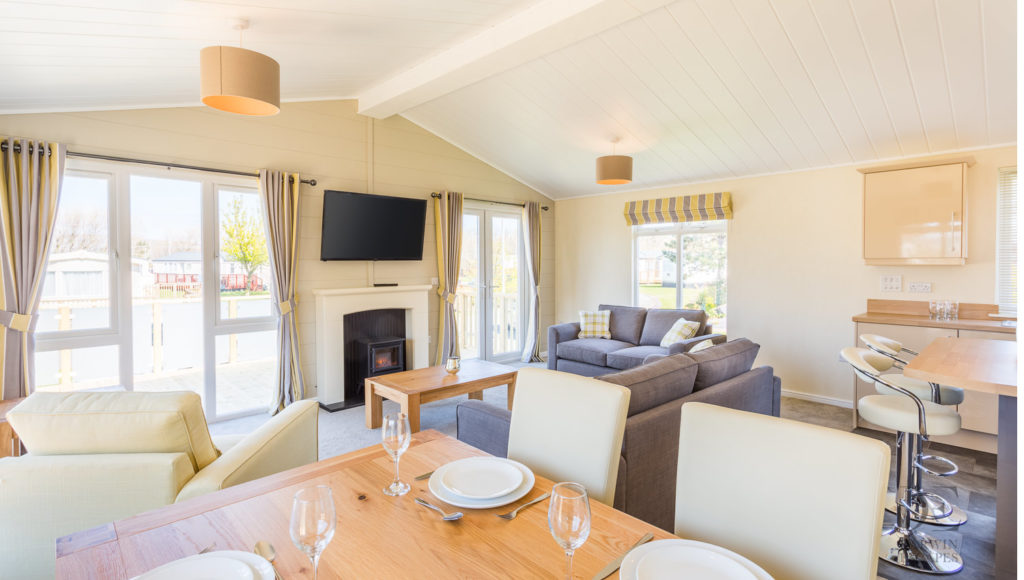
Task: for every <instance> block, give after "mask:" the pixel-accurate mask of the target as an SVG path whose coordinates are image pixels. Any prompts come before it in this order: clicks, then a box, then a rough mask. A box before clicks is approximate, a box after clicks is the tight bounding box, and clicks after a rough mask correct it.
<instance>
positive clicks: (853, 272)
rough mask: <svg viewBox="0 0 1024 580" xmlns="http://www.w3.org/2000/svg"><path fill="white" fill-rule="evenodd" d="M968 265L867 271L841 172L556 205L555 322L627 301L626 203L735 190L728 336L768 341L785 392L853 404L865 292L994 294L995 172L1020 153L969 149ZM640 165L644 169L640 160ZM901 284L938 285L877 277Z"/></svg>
mask: <svg viewBox="0 0 1024 580" xmlns="http://www.w3.org/2000/svg"><path fill="white" fill-rule="evenodd" d="M969 154H970V155H973V156H974V157H975V159H976V160H977V164H976V165H974V166H973V167H971V168H970V169H968V178H967V180H968V195H969V199H968V228H969V229H968V236H969V238H968V244H969V245H968V252H969V259H968V261H967V264H966V265H965V266H906V267H877V266H866V265H864V262H863V260H862V258H861V244H862V231H861V223H862V207H861V204H862V200H861V197H862V192H861V187H862V175H861V174H860V173H858V172H857V171H856V168H855V167H840V168H830V169H821V170H816V171H804V172H799V173H789V174H780V175H773V176H766V177H757V178H747V179H736V180H730V181H720V182H714V183H701V184H694V185H682V186H678V187H667V188H661V189H653V190H646V191H639V192H630V193H621V194H610V195H605V196H599V197H586V198H577V199H570V200H565V201H559V202H558V203H557V205H556V208H557V212H556V216H557V217H556V219H555V231H556V234H555V236H556V238H555V246H556V256H555V259H556V262H557V264H558V272H557V275H556V280H555V286H556V292H555V302H556V304H557V311H556V318H557V320H558V321H561V322H564V321H569V320H575V319H576V317H577V311H578V310H580V309H582V308H594V307H596V306H597V305H598V304H599V303H602V302H603V303H612V304H630V303H631V300H632V291H631V287H630V284H631V276H632V264H631V251H632V250H631V244H632V235H631V231H630V228H629V227H628V226H627V225H626V223H625V220H624V218H623V215H622V212H623V206H624V205H625V203H626V202H627V201H632V200H638V199H655V198H659V197H669V196H676V195H687V194H696V193H706V192H714V191H730V192H732V199H733V211H734V219H733V220H732V221H731V222H730V223H729V238H728V240H729V242H728V243H729V271H728V276H729V289H728V292H729V297H728V302H727V304H728V310H729V335H730V337H732V338H739V337H748V338H750V339H751V340H753V341H755V342H758V343H760V344H761V351H760V355H759V356H758V364H766V365H771V366H773V367H775V373H776V374H777V375H779V376H780V377H781V378H782V387H783V389H786V390H790V391H796V392H800V393H807V394H811V395H815V396H819V397H827V398H832V399H837V400H839V401H843V402H851V401H852V392H851V390H852V389H851V385H852V384H853V383H852V381H851V380H850V371H849V369H847V368H845V367H844V366H843V365H841V364H840V363H839V362H838V353H839V349H840V348H842V347H844V346H850V345H852V344H853V341H854V336H853V335H854V328H853V322H851V320H850V318H851V316H853V315H855V314H858V313H860V312H863V311H864V310H865V306H866V300H867V299H868V298H887V299H901V300H927V299H928V298H929V297H933V298H950V299H957V300H960V301H962V302H981V303H988V304H991V303H993V302H994V301H995V220H996V203H995V200H996V173H997V169H998V168H999V167H1005V166H1012V165H1016V163H1017V148H1016V147H1002V148H995V149H986V150H979V151H971V152H969ZM636 170H637V171H643V168H642V167H637V168H636ZM885 274H900V275H902V276H903V287H904V289H906V288H907V287H908V284H909V283H910V282H931V283H932V290H933V291H932V294H930V295H929V294H910V293H908V292H903V293H898V294H897V293H884V294H883V293H881V292H880V291H879V276H881V275H885Z"/></svg>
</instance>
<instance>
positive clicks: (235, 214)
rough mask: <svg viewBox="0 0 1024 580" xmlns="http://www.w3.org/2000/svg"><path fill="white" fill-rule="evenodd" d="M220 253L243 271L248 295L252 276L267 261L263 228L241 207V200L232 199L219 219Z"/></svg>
mask: <svg viewBox="0 0 1024 580" xmlns="http://www.w3.org/2000/svg"><path fill="white" fill-rule="evenodd" d="M221 252H222V253H223V254H224V255H225V256H226V257H228V258H229V259H231V260H232V261H235V262H238V263H239V264H240V265H241V266H242V269H243V270H245V274H246V285H245V293H246V294H248V293H249V288H250V284H251V280H252V277H253V274H255V273H256V270H258V269H259V268H260V266H262V265H264V264H266V263H267V262H268V261H269V260H268V257H267V238H266V237H265V236H264V234H263V226H262V225H261V224H258V223H257V222H256V219H255V218H254V217H252V216H250V215H249V212H247V211H246V210H245V208H244V207H242V200H241V199H238V198H235V199H233V200H232V201H231V207H230V210H229V211H228V213H227V214H226V215H225V216H224V217H223V218H222V219H221Z"/></svg>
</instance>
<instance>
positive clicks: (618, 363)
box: [606, 346, 668, 372]
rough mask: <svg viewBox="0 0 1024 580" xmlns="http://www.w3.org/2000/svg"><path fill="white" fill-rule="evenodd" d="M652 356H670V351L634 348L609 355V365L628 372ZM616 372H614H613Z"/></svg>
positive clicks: (650, 347)
mask: <svg viewBox="0 0 1024 580" xmlns="http://www.w3.org/2000/svg"><path fill="white" fill-rule="evenodd" d="M652 354H668V349H667V348H663V347H660V346H633V347H630V348H624V349H622V350H617V351H615V352H610V353H608V357H607V359H608V363H607V365H606V366H610V367H612V368H613V369H619V370H623V371H624V370H626V369H631V368H633V367H638V366H640V365H642V364H644V360H645V359H646V358H647V357H649V356H651V355H652ZM612 372H614V371H612Z"/></svg>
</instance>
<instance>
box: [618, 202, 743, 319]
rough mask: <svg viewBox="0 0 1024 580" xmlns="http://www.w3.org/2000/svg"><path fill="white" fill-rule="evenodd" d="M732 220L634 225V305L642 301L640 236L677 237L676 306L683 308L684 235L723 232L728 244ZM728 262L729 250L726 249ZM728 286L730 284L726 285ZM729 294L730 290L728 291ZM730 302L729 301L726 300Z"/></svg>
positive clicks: (631, 293) (631, 288)
mask: <svg viewBox="0 0 1024 580" xmlns="http://www.w3.org/2000/svg"><path fill="white" fill-rule="evenodd" d="M731 222H732V220H708V221H696V222H677V223H667V224H645V225H636V226H632V230H633V231H632V237H633V247H632V252H631V255H632V258H631V259H632V265H631V268H630V296H631V301H632V305H633V306H639V302H640V284H639V279H640V275H639V272H638V268H639V265H640V261H639V258H640V255H639V254H640V238H642V237H647V236H668V235H670V236H674V237H675V239H676V261H675V270H676V271H675V276H676V298H675V304H676V305H675V307H676V308H683V285H684V281H683V256H682V248H683V240H682V237H683V236H684V235H686V234H693V233H708V234H712V233H723V234H725V236H726V244H728V239H729V230H730V226H731ZM726 256H727V257H726V263H728V250H726ZM725 278H726V284H727V285H728V280H729V270H728V268H726V274H725ZM726 287H727V288H728V286H726ZM726 295H728V290H727V291H726ZM726 303H728V301H727V302H726Z"/></svg>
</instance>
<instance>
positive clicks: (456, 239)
mask: <svg viewBox="0 0 1024 580" xmlns="http://www.w3.org/2000/svg"><path fill="white" fill-rule="evenodd" d="M440 195H441V197H438V198H435V199H434V231H435V237H436V238H437V295H438V296H439V297H440V300H441V303H440V308H439V310H438V315H437V318H438V321H437V360H436V361H435V364H439V365H442V364H444V362H445V360H447V359H448V357H450V356H459V329H458V325H457V324H456V322H455V291H456V290H457V289H458V287H459V265H460V264H461V262H462V194H461V193H455V192H453V191H442V192H441V194H440Z"/></svg>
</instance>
